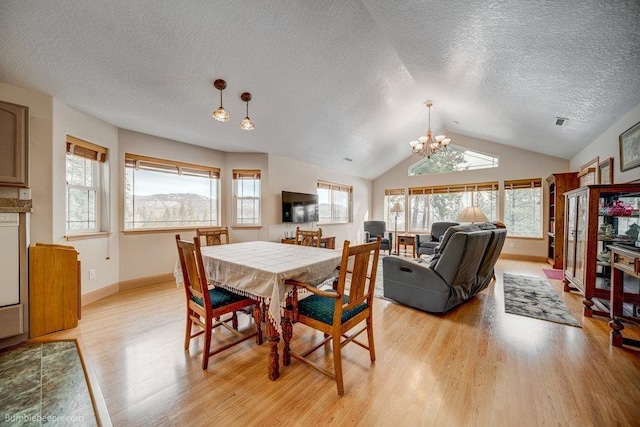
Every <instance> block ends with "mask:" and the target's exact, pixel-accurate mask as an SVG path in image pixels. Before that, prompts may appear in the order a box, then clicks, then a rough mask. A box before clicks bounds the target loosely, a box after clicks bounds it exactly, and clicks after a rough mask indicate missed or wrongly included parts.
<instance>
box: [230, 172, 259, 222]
mask: <svg viewBox="0 0 640 427" xmlns="http://www.w3.org/2000/svg"><path fill="white" fill-rule="evenodd" d="M233 209H234V211H233V218H234V220H233V225H235V226H259V225H260V171H259V170H236V169H234V170H233Z"/></svg>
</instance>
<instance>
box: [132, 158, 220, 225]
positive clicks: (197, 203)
mask: <svg viewBox="0 0 640 427" xmlns="http://www.w3.org/2000/svg"><path fill="white" fill-rule="evenodd" d="M124 160H125V207H124V227H125V229H126V230H137V229H150V228H162V227H165V228H166V227H199V226H218V225H219V224H220V214H219V212H220V198H219V191H220V190H219V188H220V169H218V168H214V167H208V166H200V165H193V164H188V163H181V162H175V161H172V160H163V159H155V158H152V157H146V156H138V155H135V154H128V153H127V154H125V159H124Z"/></svg>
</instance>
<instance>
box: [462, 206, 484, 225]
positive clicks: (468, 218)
mask: <svg viewBox="0 0 640 427" xmlns="http://www.w3.org/2000/svg"><path fill="white" fill-rule="evenodd" d="M456 221H458V222H470V223H471V224H473V223H475V222H488V221H489V218H487V216H486V215H485V214H484V213H482V211H481V210H480V208H479V207H477V206H468V207H466V208H464V209H463V210H462V212H461V213H460V215H458V218H457V219H456Z"/></svg>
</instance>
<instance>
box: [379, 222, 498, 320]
mask: <svg viewBox="0 0 640 427" xmlns="http://www.w3.org/2000/svg"><path fill="white" fill-rule="evenodd" d="M506 234H507V230H506V229H504V228H496V227H495V226H494V225H493V224H490V223H481V224H473V225H458V226H454V227H450V228H449V229H448V230H447V232H446V233H445V235H444V236H443V238H442V239H441V242H440V246H439V247H438V248H436V253H435V254H434V256H433V257H432V258H431V259H427V260H425V261H423V260H410V259H406V258H405V259H403V258H399V257H386V258H384V259H383V261H382V262H383V274H382V275H383V286H384V296H385V297H386V298H389V299H392V300H395V301H397V302H399V303H401V304H404V305H407V306H410V307H413V308H417V309H419V310H422V311H427V312H431V313H444V312H446V311H448V310H451V309H452V308H454V307H456V306H458V305H459V304H461V303H462V302H464V301H466V300H468V299H469V298H471V297H473V296H474V295H476V294H477V293H478V292H480V291H482V290H483V289H485V288H486V287H487V286H488V285H489V283H490V282H491V280H492V279H493V271H494V266H495V263H496V261H497V260H498V256H499V255H500V252H501V250H502V247H503V245H504V241H505V238H506Z"/></svg>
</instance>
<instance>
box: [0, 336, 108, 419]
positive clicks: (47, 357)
mask: <svg viewBox="0 0 640 427" xmlns="http://www.w3.org/2000/svg"><path fill="white" fill-rule="evenodd" d="M0 424H1V425H25V424H27V425H42V424H46V425H69V424H77V425H83V426H91V425H97V423H96V418H95V415H94V412H93V406H92V404H91V397H90V394H89V389H88V388H87V383H86V380H85V376H84V370H83V368H82V362H81V361H80V356H79V354H78V349H77V346H76V343H75V342H74V341H57V342H50V343H35V344H25V345H21V346H19V347H16V348H13V349H10V350H7V351H2V352H0Z"/></svg>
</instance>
